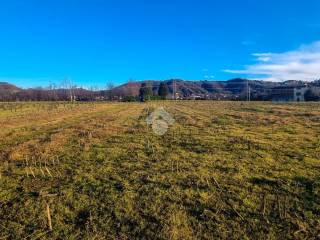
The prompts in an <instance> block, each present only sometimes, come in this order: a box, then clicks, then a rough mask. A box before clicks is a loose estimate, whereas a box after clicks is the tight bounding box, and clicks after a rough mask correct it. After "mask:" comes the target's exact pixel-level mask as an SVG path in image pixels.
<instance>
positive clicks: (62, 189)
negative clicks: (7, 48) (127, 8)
mask: <svg viewBox="0 0 320 240" xmlns="http://www.w3.org/2000/svg"><path fill="white" fill-rule="evenodd" d="M158 107H164V109H165V110H166V111H167V112H168V113H170V114H171V116H172V117H173V119H174V120H175V123H174V124H173V125H172V126H169V129H168V131H167V133H166V134H165V135H163V136H159V135H156V134H155V133H154V132H153V130H152V127H151V126H149V125H147V123H146V118H147V117H148V116H149V114H150V113H152V112H153V111H154V110H156V109H157V108H158ZM0 125H1V132H0V160H1V161H0V174H1V175H0V239H216V238H222V239H246V238H249V239H285V238H289V239H317V237H318V238H319V237H320V220H319V219H320V172H319V170H320V105H319V104H316V103H310V104H303V103H301V104H275V103H254V102H251V103H247V102H209V101H199V102H192V101H189V102H183V101H181V102H179V101H177V102H171V101H164V102H149V103H145V104H139V103H75V104H71V103H0ZM50 218H51V226H52V231H50V226H49V225H50V224H49V222H50V220H49V219H50Z"/></svg>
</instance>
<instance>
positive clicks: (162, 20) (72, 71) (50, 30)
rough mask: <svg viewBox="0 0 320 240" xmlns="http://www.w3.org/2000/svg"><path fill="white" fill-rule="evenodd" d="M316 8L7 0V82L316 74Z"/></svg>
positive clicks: (0, 18)
mask: <svg viewBox="0 0 320 240" xmlns="http://www.w3.org/2000/svg"><path fill="white" fill-rule="evenodd" d="M319 12H320V1H319V0H305V1H301V0H290V1H289V0H281V1H279V0H277V1H276V0H260V1H258V0H225V1H218V0H197V1H196V0H189V1H188V0H184V1H182V0H181V1H180V0H170V1H169V0H161V1H150V0H131V1H129V0H90V1H89V0H55V1H52V0H24V1H22V0H20V1H18V0H10V1H2V3H1V8H0V33H1V38H0V53H1V57H0V81H9V82H12V83H14V84H17V85H19V86H22V87H30V86H46V85H48V84H49V82H55V83H57V84H59V83H60V82H61V81H62V80H63V79H64V78H65V77H69V78H70V79H72V80H73V81H74V82H75V83H77V84H78V85H86V86H89V85H93V86H95V85H97V86H105V85H106V83H107V82H108V81H113V82H114V83H115V84H120V83H124V82H126V81H128V80H129V79H133V80H144V79H168V78H174V77H176V78H183V79H190V80H200V79H205V78H213V79H218V80H224V79H230V78H233V77H250V78H261V79H267V80H285V79H284V78H298V77H299V78H305V79H307V80H310V79H312V78H316V77H317V76H318V75H317V74H318V72H317V71H318V69H320V68H318V67H320V43H319V42H318V41H319V40H320V18H319ZM314 75H315V76H314ZM313 76H314V77H313Z"/></svg>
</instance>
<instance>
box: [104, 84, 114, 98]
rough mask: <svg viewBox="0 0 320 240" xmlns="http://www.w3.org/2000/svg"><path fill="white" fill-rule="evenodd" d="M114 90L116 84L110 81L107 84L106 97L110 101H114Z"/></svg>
mask: <svg viewBox="0 0 320 240" xmlns="http://www.w3.org/2000/svg"><path fill="white" fill-rule="evenodd" d="M113 89H114V84H113V82H112V81H108V82H107V91H106V95H107V96H106V97H107V98H108V100H110V101H111V100H112V99H113V95H114V92H113Z"/></svg>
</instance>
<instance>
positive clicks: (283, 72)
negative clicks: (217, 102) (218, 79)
mask: <svg viewBox="0 0 320 240" xmlns="http://www.w3.org/2000/svg"><path fill="white" fill-rule="evenodd" d="M252 55H253V56H254V57H255V60H256V61H257V63H255V64H253V65H248V66H245V68H244V69H242V70H230V69H227V70H224V71H225V72H228V73H236V74H242V75H247V77H249V78H256V79H263V80H269V81H283V80H306V81H312V80H315V79H320V41H317V42H314V43H312V44H309V45H302V46H301V47H300V48H299V49H297V50H295V51H289V52H283V53H254V54H252Z"/></svg>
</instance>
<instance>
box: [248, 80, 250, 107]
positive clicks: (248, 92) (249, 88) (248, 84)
mask: <svg viewBox="0 0 320 240" xmlns="http://www.w3.org/2000/svg"><path fill="white" fill-rule="evenodd" d="M247 101H248V102H250V88H249V80H248V79H247Z"/></svg>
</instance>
